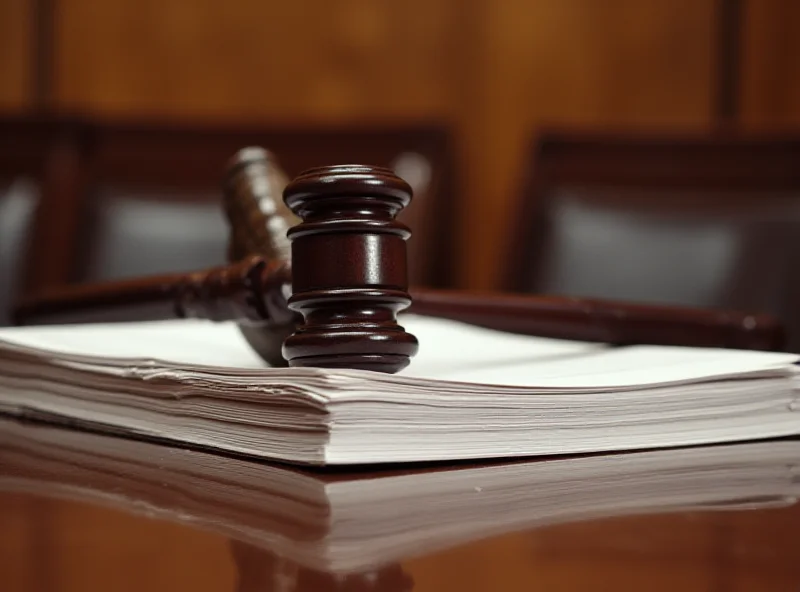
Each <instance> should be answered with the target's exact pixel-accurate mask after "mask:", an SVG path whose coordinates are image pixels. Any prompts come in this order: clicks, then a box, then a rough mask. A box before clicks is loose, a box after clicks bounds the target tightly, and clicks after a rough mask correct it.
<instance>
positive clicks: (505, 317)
mask: <svg viewBox="0 0 800 592" xmlns="http://www.w3.org/2000/svg"><path fill="white" fill-rule="evenodd" d="M411 296H412V298H413V304H412V306H411V309H410V310H411V311H412V312H415V313H417V314H422V315H427V316H435V317H441V318H447V319H451V320H456V321H462V322H465V323H469V324H472V325H478V326H482V327H486V328H489V329H497V330H500V331H506V332H509V333H517V334H522V335H536V336H539V337H552V338H557V339H574V340H578V341H597V342H604V343H611V344H617V345H632V344H650V345H678V346H692V347H725V348H733V349H754V350H767V351H780V350H782V349H783V348H784V347H785V334H784V329H783V325H782V324H781V323H780V322H779V321H778V320H777V319H775V318H774V317H772V316H771V315H766V314H748V313H744V312H738V311H729V310H715V309H703V308H690V307H681V306H658V305H649V304H634V303H628V302H620V301H611V300H599V299H590V298H570V297H564V296H532V295H522V294H519V295H514V294H498V293H491V292H487V293H483V294H481V293H474V292H456V291H439V290H417V291H414V290H412V291H411Z"/></svg>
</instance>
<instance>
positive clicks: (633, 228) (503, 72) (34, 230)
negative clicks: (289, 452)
mask: <svg viewBox="0 0 800 592" xmlns="http://www.w3.org/2000/svg"><path fill="white" fill-rule="evenodd" d="M0 112H1V115H0V117H2V118H4V119H3V123H2V125H3V126H4V127H2V128H0V137H2V139H0V179H3V180H6V181H7V182H6V184H5V185H0V187H4V188H5V189H3V192H2V193H0V195H2V196H3V197H0V223H1V224H2V225H1V226H0V236H1V237H2V242H1V243H0V249H2V259H3V260H4V264H3V265H4V271H3V273H4V278H3V282H4V285H5V292H6V293H7V294H8V293H12V292H13V294H16V296H13V295H12V296H8V295H7V296H6V297H5V298H6V300H5V301H4V303H3V304H4V307H5V309H6V310H7V309H8V306H9V305H8V302H10V300H9V298H14V297H19V294H20V293H24V292H25V291H35V290H38V289H42V288H46V287H50V286H53V285H58V284H60V283H64V282H70V281H81V280H85V279H101V278H108V277H116V276H121V275H126V274H127V275H133V274H139V273H147V272H151V271H163V270H170V269H174V270H176V271H179V270H182V269H184V268H194V267H198V266H202V265H205V264H214V263H217V259H219V260H220V261H221V260H224V237H225V233H226V230H225V228H224V225H223V223H222V222H221V218H219V215H218V211H217V208H218V206H217V205H216V204H217V202H218V195H217V194H218V186H217V185H215V183H218V181H219V180H220V179H221V176H222V171H223V167H224V160H225V158H226V156H228V155H230V154H232V152H233V151H234V150H235V149H236V148H238V147H242V146H243V145H244V144H245V143H255V142H257V143H260V144H262V145H264V146H265V147H267V148H269V149H272V150H274V151H275V153H276V156H277V158H278V159H279V161H280V162H281V163H282V164H284V165H285V167H286V170H287V173H288V174H289V175H290V176H291V175H293V174H296V173H297V172H299V170H297V169H299V168H301V167H305V166H311V165H316V164H333V163H336V162H345V161H347V160H349V159H350V158H353V157H358V158H360V159H362V160H365V159H370V158H371V159H372V161H373V162H374V163H375V164H389V165H391V166H394V167H395V169H396V170H397V171H398V172H399V173H400V174H401V175H402V176H404V177H406V178H407V179H408V180H409V181H410V182H412V184H413V185H414V187H415V190H416V191H417V194H418V199H417V202H416V203H415V206H414V208H416V209H415V211H414V212H410V213H409V215H413V216H414V220H415V222H414V230H415V231H416V234H417V236H416V237H415V239H414V240H415V241H416V243H415V249H414V252H413V265H414V273H413V277H412V281H414V283H419V284H429V285H439V286H454V287H462V288H471V289H518V290H524V291H538V292H555V293H570V294H577V295H594V296H609V297H615V298H617V297H619V298H628V299H635V300H650V301H665V302H681V303H688V304H693V305H703V306H711V305H718V304H719V305H726V306H730V305H735V306H737V307H738V306H747V307H755V308H757V309H759V310H768V311H771V312H776V313H780V314H782V315H787V314H790V313H788V312H787V310H786V307H787V304H786V302H787V301H788V300H790V299H791V298H793V297H794V296H793V294H794V293H793V292H791V290H792V289H794V288H793V287H789V286H788V285H787V284H788V283H791V281H790V279H791V278H790V277H789V275H790V274H789V272H788V270H791V269H796V267H793V266H794V264H795V263H797V261H796V260H795V259H790V260H786V257H787V255H786V254H787V253H796V252H797V249H796V248H794V247H796V245H794V243H791V241H792V238H791V237H792V236H793V235H795V234H798V233H795V232H794V230H795V229H796V226H795V225H794V220H796V219H797V217H796V216H795V209H797V207H798V206H797V201H796V197H797V192H796V191H795V189H796V186H797V185H798V173H797V172H796V171H797V168H798V167H797V157H798V149H797V142H796V140H795V138H794V136H793V130H796V129H797V128H798V125H800V4H799V3H797V2H796V1H794V0H604V1H602V2H601V1H599V0H500V1H497V0H495V1H490V0H424V1H423V0H402V1H401V0H306V1H304V2H272V1H269V0H235V1H233V0H231V1H228V2H218V1H216V0H194V1H192V2H185V1H182V0H136V1H133V0H102V1H100V0H0ZM639 158H643V159H644V160H643V161H642V162H639V161H638V160H637V159H639ZM378 161H381V162H378ZM754 163H755V164H754ZM15 167H16V168H15ZM611 170H613V171H616V172H614V173H613V174H611V173H609V174H606V173H607V172H608V171H611ZM543 171H545V172H546V174H545V172H543ZM545 186H547V191H545V190H544V189H543V188H544V187H545ZM745 189H746V193H747V195H744V193H743V191H744V190H745ZM766 193H769V198H768V199H767V197H765V194H766ZM732 194H736V195H734V196H733V197H731V196H732ZM23 195H25V196H27V197H25V198H23V197H20V196H23ZM687 196H688V198H687ZM556 198H557V199H556ZM678 198H687V199H678ZM734 198H735V199H734ZM734 202H735V204H737V205H736V208H735V211H730V205H731V204H732V203H734ZM542 204H547V211H545V210H544V209H543V207H542ZM554 204H557V205H554ZM645 206H646V207H645ZM642 208H644V210H643V209H642ZM687 208H688V209H687ZM645 210H646V211H645ZM765 212H766V214H765ZM554 220H555V222H554ZM159 221H160V222H159ZM756 223H757V224H756ZM754 225H757V228H756V229H755V230H754ZM745 228H746V232H745V231H744V230H743V229H745ZM745 235H746V237H747V238H746V240H745V239H743V238H742V237H743V236H745ZM198 237H199V238H198ZM543 237H544V238H543ZM753 237H755V238H753ZM775 237H779V238H780V240H779V241H778V242H775V241H776V240H777V239H776V238H775ZM612 239H613V240H612ZM787 241H788V242H787ZM611 243H613V244H611ZM773 243H774V244H773ZM790 243H791V244H790ZM765 244H767V247H765V246H764V245H765ZM770 249H772V250H770ZM165 253H167V254H168V253H172V255H165ZM163 257H166V259H163ZM170 257H171V258H170ZM792 257H794V255H792ZM776 259H779V260H780V261H778V262H776ZM765 262H768V263H769V262H771V263H769V264H766V263H765ZM745 263H746V265H745ZM743 265H745V266H746V268H747V269H748V270H750V271H752V270H753V269H758V270H760V273H761V274H762V275H756V276H753V275H752V274H750V271H748V274H750V275H747V274H745V275H744V276H742V275H741V274H739V275H736V274H735V273H734V272H736V273H738V272H739V271H740V270H741V269H742V266H743ZM765 265H766V267H765ZM684 267H688V268H691V269H689V270H688V271H687V270H685V269H684V270H683V271H681V269H683V268H684ZM682 274H683V275H682ZM763 274H766V275H763ZM653 282H656V283H655V284H653ZM767 284H768V286H767ZM756 285H759V286H762V287H764V290H767V287H768V292H769V294H765V293H764V292H763V291H762V292H759V293H758V294H755V295H753V294H751V292H753V287H754V286H756ZM642 286H650V288H647V289H643V288H642ZM746 288H747V289H746ZM748 290H749V291H748ZM787 322H789V321H788V320H787Z"/></svg>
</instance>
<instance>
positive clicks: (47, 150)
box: [0, 116, 84, 325]
mask: <svg viewBox="0 0 800 592" xmlns="http://www.w3.org/2000/svg"><path fill="white" fill-rule="evenodd" d="M83 146H84V144H83V140H82V135H81V128H80V125H79V124H78V123H77V122H76V121H74V120H70V119H60V120H56V119H52V118H42V117H12V116H6V117H2V118H0V325H7V324H9V322H10V309H11V307H12V305H13V302H14V301H15V300H16V298H17V297H18V296H19V294H20V292H21V291H22V290H23V281H24V278H23V270H24V269H25V262H24V260H25V258H26V254H27V253H28V252H29V243H30V242H31V241H32V229H33V227H34V226H35V217H36V211H37V206H38V204H39V203H41V201H42V200H43V199H45V197H46V198H47V200H48V201H49V202H52V203H54V204H55V206H56V209H58V208H59V207H60V204H62V203H70V202H72V201H74V200H73V199H72V197H71V196H72V194H73V193H74V192H75V191H76V190H77V189H78V187H77V181H78V178H79V171H80V167H81V164H80V160H81V153H82V147H83ZM65 232H67V233H68V232H69V228H68V227H67V226H66V225H65V224H62V225H61V226H60V228H58V229H55V230H54V232H53V233H52V238H53V239H57V238H58V236H59V235H63V234H64V233H65ZM40 250H41V252H42V254H43V255H45V256H42V257H41V265H42V269H41V270H36V271H35V272H34V273H38V272H39V271H46V268H47V267H49V266H50V265H52V264H53V262H54V261H57V258H58V254H54V255H53V257H50V258H48V257H47V256H46V254H47V252H48V251H49V246H48V244H47V242H46V241H45V242H42V244H41V245H40Z"/></svg>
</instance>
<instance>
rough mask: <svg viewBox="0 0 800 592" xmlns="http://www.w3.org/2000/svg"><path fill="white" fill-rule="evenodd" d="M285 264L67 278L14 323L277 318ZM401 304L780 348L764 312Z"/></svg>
mask: <svg viewBox="0 0 800 592" xmlns="http://www.w3.org/2000/svg"><path fill="white" fill-rule="evenodd" d="M290 276H291V273H290V270H289V268H288V266H286V265H278V264H270V263H269V262H267V261H265V260H264V259H263V258H260V257H251V258H248V259H245V260H243V261H241V262H239V263H236V264H232V265H227V266H223V267H219V268H214V269H211V270H208V271H204V272H198V273H193V274H175V275H163V276H154V277H149V278H140V279H135V280H127V281H119V282H108V283H103V284H95V285H77V286H68V287H66V288H62V289H59V290H58V291H56V292H52V293H49V294H43V295H41V296H39V297H37V298H35V299H30V300H28V301H26V302H24V303H23V304H22V306H20V307H19V308H18V309H17V311H16V320H17V323H18V324H46V323H76V322H91V321H100V320H102V321H106V322H109V321H123V320H132V319H137V320H142V319H148V320H159V319H172V318H205V319H211V320H214V321H227V320H234V321H238V322H240V323H241V322H245V323H246V322H259V323H264V322H266V323H275V324H285V323H288V322H291V321H292V319H293V316H294V313H293V312H292V311H290V310H289V309H288V308H287V306H286V294H285V293H284V289H285V287H286V286H288V285H290V284H291V277H290ZM410 293H411V297H412V300H413V303H412V305H411V307H410V308H409V312H413V313H416V314H421V315H426V316H434V317H441V318H447V319H451V320H457V321H462V322H466V323H470V324H473V325H478V326H482V327H487V328H491V329H497V330H501V331H507V332H510V333H517V334H524V335H537V336H541V337H553V338H558V339H574V340H580V341H598V342H605V343H612V344H637V343H638V344H653V345H682V346H695V347H728V348H736V349H758V350H780V349H781V348H782V347H783V346H784V333H783V328H782V325H781V324H780V323H779V322H778V321H777V320H776V319H774V318H773V317H771V316H769V315H763V314H747V313H742V312H735V311H725V310H711V309H700V308H688V307H676V306H655V305H647V304H632V303H624V302H618V301H605V300H594V299H584V298H569V297H558V296H531V295H512V294H498V293H474V292H459V291H440V290H423V289H417V290H413V289H412V290H411V291H410Z"/></svg>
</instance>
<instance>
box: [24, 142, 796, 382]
mask: <svg viewBox="0 0 800 592" xmlns="http://www.w3.org/2000/svg"><path fill="white" fill-rule="evenodd" d="M277 177H279V169H277V167H276V165H275V163H274V159H273V158H272V157H271V155H270V154H269V153H268V152H266V151H264V150H262V149H258V148H248V149H245V150H243V151H241V152H240V153H239V154H238V155H237V156H236V157H235V158H234V159H233V161H232V162H231V163H230V164H229V166H228V170H227V174H226V176H225V182H224V184H223V187H224V189H223V194H224V204H225V211H226V215H227V218H228V220H229V222H230V225H231V239H230V243H229V249H228V257H229V260H230V261H231V263H230V264H229V265H226V266H223V267H218V268H213V269H210V270H205V271H201V272H197V273H189V274H175V275H163V276H154V277H145V278H137V279H133V280H125V281H117V282H107V283H100V284H85V285H74V286H67V287H64V288H60V289H58V290H55V291H51V292H48V293H43V294H40V295H38V296H36V297H33V298H29V299H27V300H25V301H23V302H22V303H21V305H20V306H19V307H18V308H17V310H16V320H17V323H18V324H50V323H71V322H90V321H92V320H102V321H115V320H116V321H121V320H128V319H129V318H137V319H139V320H141V319H142V317H143V316H144V317H146V318H147V319H151V320H159V319H168V318H203V319H210V320H213V321H236V322H237V323H238V325H239V328H240V329H241V331H242V334H243V335H244V337H245V338H246V339H247V341H248V343H249V344H250V345H251V346H252V347H253V348H254V350H255V351H256V352H258V354H259V355H260V356H261V357H262V358H264V359H265V360H266V361H267V362H269V363H270V364H272V365H285V363H286V362H288V364H289V365H290V366H313V367H340V368H359V369H370V370H376V371H380V372H390V373H391V372H397V371H398V370H400V369H402V368H404V367H405V366H407V365H408V363H409V361H410V359H411V357H413V355H414V354H415V353H416V351H417V348H418V344H417V340H416V339H415V338H414V336H412V335H410V334H409V333H407V332H406V331H405V330H404V329H403V327H402V326H400V325H399V324H398V322H397V315H398V313H399V312H401V311H403V310H406V309H408V310H410V311H411V312H414V313H417V314H422V315H428V316H437V317H443V318H448V319H453V320H458V321H462V322H467V323H471V324H475V325H480V326H483V327H488V328H494V329H499V330H504V331H509V332H514V333H521V334H527V335H538V336H543V337H554V338H560V339H576V340H584V341H600V342H607V343H610V344H622V345H625V344H642V343H644V344H659V345H684V346H697V347H728V348H742V349H761V350H779V349H781V347H782V345H783V340H784V335H783V330H782V327H781V325H780V323H779V322H777V321H776V320H775V319H774V318H772V317H771V316H769V315H763V314H748V313H742V312H736V311H723V310H706V309H695V308H687V307H671V306H653V305H641V304H631V303H623V302H614V301H604V300H593V299H583V298H567V297H545V296H529V295H513V294H497V293H483V294H480V293H470V292H459V291H438V290H424V289H412V290H411V291H410V292H409V290H408V283H407V272H406V240H407V239H408V237H409V236H410V230H409V229H408V228H407V227H406V226H405V225H403V224H402V223H400V222H398V220H397V214H398V213H399V212H400V211H401V210H402V209H403V208H404V207H406V206H407V205H408V203H409V202H410V200H411V193H412V192H411V188H410V187H409V185H408V184H407V183H406V182H405V181H403V180H402V179H400V178H399V177H397V176H396V175H395V174H394V173H393V172H392V171H390V170H388V169H385V168H381V167H373V166H365V165H342V166H328V167H320V168H315V169H311V170H308V171H306V172H304V173H302V174H301V175H300V176H298V177H297V178H295V179H294V180H293V181H291V182H290V183H289V184H288V185H287V186H286V187H285V189H284V190H283V202H282V201H281V200H280V199H279V198H278V195H277V193H279V188H278V187H279V186H280V185H281V184H280V183H279V182H277V181H276V178H277ZM287 207H288V209H287ZM289 210H291V212H290V211H289ZM292 213H293V214H294V215H296V216H297V217H298V218H299V219H300V220H301V222H300V223H299V224H296V225H295V224H294V222H295V219H294V217H293V215H292ZM144 311H146V312H144Z"/></svg>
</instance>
